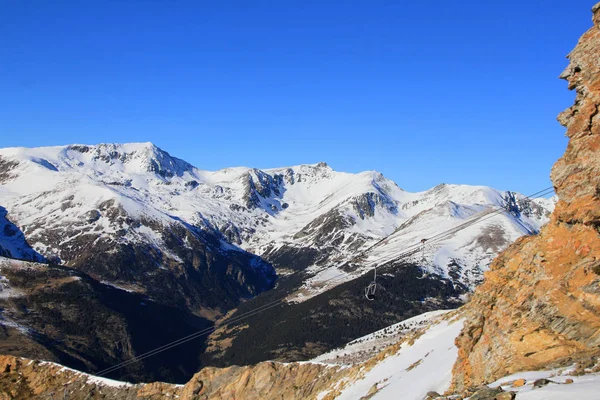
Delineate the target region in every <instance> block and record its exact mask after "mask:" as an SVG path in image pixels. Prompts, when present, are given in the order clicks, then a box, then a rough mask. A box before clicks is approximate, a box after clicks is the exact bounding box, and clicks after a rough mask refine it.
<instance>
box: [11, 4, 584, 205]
mask: <svg viewBox="0 0 600 400" xmlns="http://www.w3.org/2000/svg"><path fill="white" fill-rule="evenodd" d="M592 5H593V1H580V0H572V1H569V2H568V3H565V2H564V1H523V0H521V1H514V0H507V1H501V2H498V1H495V2H488V1H471V0H454V1H453V0H444V1H411V2H409V1H399V0H394V1H391V0H390V1H377V0H373V1H371V0H369V1H367V0H363V1H351V0H350V1H348V0H346V1H329V0H318V1H313V0H302V1H295V0H289V1H287V0H285V1H280V0H274V1H260V0H252V1H246V0H243V1H242V0H240V1H202V0H194V1H192V0H190V1H184V0H139V1H134V0H102V1H79V0H78V1H61V0H52V1H48V0H37V1H35V0H29V1H22V0H1V1H0V38H1V39H0V147H6V146H42V145H59V144H68V143H91V144H94V143H100V142H133V141H151V142H154V143H156V144H157V145H158V146H160V147H161V148H163V149H165V150H167V151H168V152H170V153H171V154H172V155H174V156H177V157H180V158H183V159H185V160H187V161H189V162H191V163H192V164H194V165H196V166H197V167H199V168H202V169H218V168H223V167H228V166H237V165H246V166H254V167H259V168H268V167H276V166H286V165H293V164H300V163H314V162H318V161H326V162H328V163H329V164H330V165H331V166H332V167H333V168H334V169H336V170H340V171H349V172H357V171H362V170H370V169H374V170H378V171H381V172H382V173H383V174H384V175H386V176H388V177H390V178H392V179H394V180H395V181H396V182H397V183H398V184H399V185H400V186H401V187H403V188H405V189H407V190H411V191H414V190H423V189H426V188H429V187H431V186H434V185H436V184H438V183H441V182H445V183H467V184H484V185H490V186H494V187H497V188H499V189H512V190H518V191H521V192H524V193H532V192H535V191H537V190H538V189H541V188H544V187H546V186H548V184H549V178H548V176H549V171H550V167H551V165H552V164H553V162H554V161H555V160H556V159H557V158H558V157H559V156H560V155H561V154H562V152H563V151H564V148H565V146H566V143H567V141H566V139H565V138H564V128H563V127H561V126H560V125H559V124H558V122H556V115H557V114H558V113H559V112H560V111H561V110H563V109H564V108H566V107H568V106H570V105H571V104H572V102H573V98H574V94H573V93H572V92H569V91H567V88H566V83H565V82H564V81H561V80H559V79H558V75H559V74H560V72H561V71H562V70H563V69H564V68H565V66H566V65H567V60H566V59H565V58H564V57H565V55H566V54H567V53H568V52H569V51H570V50H571V49H572V48H573V47H574V45H575V44H576V42H577V39H578V38H579V36H580V35H581V34H582V33H583V32H584V31H585V30H587V29H588V28H589V27H591V12H590V9H591V7H592Z"/></svg>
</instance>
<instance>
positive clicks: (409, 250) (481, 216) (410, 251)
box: [294, 186, 554, 301]
mask: <svg viewBox="0 0 600 400" xmlns="http://www.w3.org/2000/svg"><path fill="white" fill-rule="evenodd" d="M553 191H554V188H553V187H552V186H550V187H547V188H545V189H543V190H540V191H538V192H536V193H534V194H532V195H529V196H526V198H528V199H532V198H538V197H543V196H546V195H548V194H550V193H552V192H553ZM533 196H536V197H533ZM506 211H507V210H506V209H505V208H499V209H496V210H494V209H493V208H488V209H486V210H485V211H482V212H480V213H478V214H476V215H474V216H473V217H471V218H469V219H468V220H467V221H465V222H462V223H460V224H459V225H458V226H455V227H453V228H451V229H448V230H446V231H444V232H441V233H439V234H437V235H434V236H432V237H430V238H427V241H426V244H427V245H430V244H436V243H440V242H442V241H443V240H445V239H447V238H448V237H449V236H450V235H453V234H455V233H457V232H459V231H461V230H464V229H466V228H468V227H470V226H472V225H474V224H476V223H479V222H482V221H485V220H487V219H490V218H493V217H495V216H497V215H499V214H501V213H503V212H506ZM394 234H395V232H394V233H392V234H390V235H389V236H388V237H386V238H384V239H382V240H380V241H379V242H378V244H379V243H383V242H385V241H386V240H388V239H390V238H391V237H392V236H394ZM422 246H423V244H422V243H420V242H417V243H414V244H413V245H409V246H408V247H405V248H404V250H403V251H402V252H400V253H397V254H396V255H394V256H392V257H386V259H384V260H383V261H381V260H376V261H374V262H372V263H370V264H369V265H365V266H363V267H361V268H359V269H358V270H357V271H356V272H358V274H355V275H351V274H346V273H341V274H338V275H335V276H334V277H332V278H329V279H326V280H323V281H318V282H317V283H318V284H319V285H324V284H325V283H327V282H329V281H330V280H333V279H338V278H340V277H343V276H345V277H349V278H351V279H348V280H352V279H355V278H356V277H358V276H361V275H364V274H366V273H368V272H369V271H371V270H373V269H376V268H377V267H378V266H384V265H385V264H387V263H390V262H392V261H398V260H400V259H403V258H405V257H410V256H412V255H414V254H417V253H418V252H419V251H420V250H421V247H422ZM374 247H375V245H374V246H371V247H369V249H367V250H364V251H363V252H361V253H360V254H358V255H357V256H356V257H354V258H353V259H352V260H350V261H346V262H344V263H342V264H341V265H339V267H343V266H345V265H348V264H349V263H350V262H351V261H356V260H358V259H359V258H360V257H362V256H364V254H366V252H367V251H369V250H372V249H373V248H374ZM330 268H332V267H331V266H325V267H322V268H320V269H318V270H316V271H315V272H314V274H315V276H316V275H317V274H319V273H321V272H323V271H326V270H327V269H330ZM294 300H296V301H299V300H304V299H302V298H301V297H299V298H296V299H294Z"/></svg>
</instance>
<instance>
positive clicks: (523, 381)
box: [512, 378, 527, 387]
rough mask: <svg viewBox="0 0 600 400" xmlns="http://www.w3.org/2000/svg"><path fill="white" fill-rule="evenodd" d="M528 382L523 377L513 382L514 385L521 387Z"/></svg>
mask: <svg viewBox="0 0 600 400" xmlns="http://www.w3.org/2000/svg"><path fill="white" fill-rule="evenodd" d="M526 382H527V381H526V380H525V379H523V378H521V379H517V380H516V381H514V382H513V383H512V387H521V386H524V385H525V383H526Z"/></svg>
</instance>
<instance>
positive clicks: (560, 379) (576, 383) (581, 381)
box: [489, 366, 600, 400]
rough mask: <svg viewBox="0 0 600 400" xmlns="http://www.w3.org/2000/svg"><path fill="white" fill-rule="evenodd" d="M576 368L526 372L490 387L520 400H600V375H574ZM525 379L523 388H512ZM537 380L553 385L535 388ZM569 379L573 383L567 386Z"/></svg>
mask: <svg viewBox="0 0 600 400" xmlns="http://www.w3.org/2000/svg"><path fill="white" fill-rule="evenodd" d="M574 369H575V366H571V367H568V368H557V369H551V370H546V371H526V372H519V373H516V374H513V375H509V376H505V377H503V378H501V379H498V380H497V381H496V382H494V383H492V384H490V385H489V386H490V387H497V386H501V387H502V389H504V391H512V392H516V393H517V399H519V400H562V399H565V398H570V399H577V400H597V399H598V398H600V396H599V394H600V373H592V372H591V371H588V373H587V374H586V375H580V376H576V375H572V373H573V371H574ZM521 378H522V379H525V380H526V383H525V385H524V386H521V387H512V382H514V381H515V380H517V379H521ZM537 379H548V380H550V381H551V383H549V384H547V385H545V386H542V387H538V388H536V387H534V382H535V381H536V380H537ZM567 379H571V380H572V381H573V383H570V384H565V382H566V381H567Z"/></svg>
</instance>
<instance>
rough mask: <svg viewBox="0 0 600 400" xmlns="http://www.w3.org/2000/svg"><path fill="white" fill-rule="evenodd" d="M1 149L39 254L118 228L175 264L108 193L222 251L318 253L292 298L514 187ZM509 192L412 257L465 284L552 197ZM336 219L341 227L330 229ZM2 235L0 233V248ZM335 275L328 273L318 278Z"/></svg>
mask: <svg viewBox="0 0 600 400" xmlns="http://www.w3.org/2000/svg"><path fill="white" fill-rule="evenodd" d="M0 157H1V158H2V159H5V160H9V161H12V162H15V161H16V162H17V163H18V165H17V166H16V167H14V168H12V169H11V170H9V171H8V173H9V174H10V175H11V178H9V179H7V180H6V179H5V180H4V181H3V182H0V206H2V207H4V208H5V209H6V211H7V219H8V220H10V222H11V223H13V224H15V225H16V226H17V227H18V228H19V229H21V231H22V232H23V234H24V237H25V239H26V240H27V241H28V242H29V244H31V247H33V250H35V252H37V253H39V255H40V256H43V257H46V258H51V259H56V258H58V259H60V260H62V261H63V262H65V263H69V262H70V261H72V260H69V259H68V257H67V256H65V251H64V250H65V249H68V248H69V246H71V241H72V240H73V239H75V238H77V237H79V236H80V235H83V234H89V233H93V234H95V235H98V237H99V238H106V237H115V233H116V232H117V231H119V230H123V229H125V230H126V235H125V236H124V237H121V238H120V239H119V240H129V241H133V242H136V241H142V242H145V243H149V244H151V245H153V246H156V247H157V248H159V249H160V250H161V252H162V253H163V254H164V255H165V257H166V258H170V259H171V261H174V262H179V261H180V260H177V258H176V256H175V255H173V254H171V253H170V252H169V250H168V249H167V248H166V246H165V245H164V243H163V241H162V238H161V236H160V234H158V233H157V232H155V231H153V230H152V228H150V227H149V226H144V225H142V226H135V225H133V226H128V225H125V226H121V225H116V224H115V223H114V221H113V220H110V219H109V218H108V217H107V215H106V214H107V212H104V211H102V209H103V208H102V207H103V205H104V206H105V205H106V204H107V202H111V201H112V202H113V203H114V204H115V205H116V206H118V207H120V208H121V209H122V210H124V212H125V213H126V214H127V215H128V216H129V217H131V218H133V219H134V220H152V221H155V222H157V223H159V224H162V225H166V224H183V225H186V226H193V227H196V228H200V229H203V230H207V231H212V232H216V233H218V234H220V233H219V232H222V233H223V235H224V236H223V243H224V248H227V249H235V248H238V247H239V248H243V249H245V250H248V251H250V252H252V253H255V254H257V255H259V256H263V255H265V254H266V253H268V252H272V251H274V250H275V249H279V248H282V247H283V246H286V247H293V248H311V249H317V250H324V249H325V250H326V252H327V254H328V259H327V262H326V263H325V267H331V268H332V269H331V270H327V269H326V268H325V270H323V266H322V265H313V266H312V268H309V270H310V271H313V273H314V274H315V275H316V276H315V277H313V278H312V280H311V281H309V282H307V284H306V285H305V287H304V288H303V290H302V291H301V292H299V293H298V295H299V296H298V297H297V298H295V299H294V298H293V297H292V298H291V299H292V300H296V301H300V300H302V299H306V298H309V297H311V296H313V295H314V294H316V293H320V292H322V291H323V290H326V289H327V288H328V287H331V286H332V285H336V284H339V283H342V282H344V281H346V280H349V279H354V278H355V277H356V276H358V275H360V274H362V273H364V272H365V271H367V270H369V269H370V268H372V267H373V266H376V265H381V264H383V263H385V262H387V261H390V260H393V259H394V258H397V257H398V255H399V254H401V253H402V252H403V251H404V249H406V248H407V247H409V246H411V245H414V244H415V243H418V242H419V241H420V240H421V239H422V238H428V237H432V236H434V235H435V234H437V233H439V232H440V231H442V230H445V229H448V228H451V227H454V226H456V225H458V224H460V223H462V222H464V221H466V220H468V219H469V218H474V217H475V218H476V217H477V215H478V213H481V212H489V211H491V210H497V209H498V208H499V207H502V206H504V205H505V204H506V199H507V197H508V196H509V195H511V193H510V192H504V191H498V190H495V189H492V188H489V187H485V186H467V185H446V184H442V185H439V186H436V187H435V188H433V189H430V190H427V191H424V192H418V193H410V192H407V191H404V190H402V189H401V188H400V187H398V185H396V184H395V183H394V182H392V181H391V180H389V179H387V178H385V177H384V176H383V175H382V174H380V173H378V172H376V171H365V172H361V173H358V174H350V173H344V172H337V171H334V170H333V169H331V168H330V167H329V166H327V165H326V164H325V163H319V164H311V165H298V166H293V167H286V168H275V169H268V170H264V171H261V170H258V169H255V168H246V167H236V168H227V169H223V170H219V171H204V170H200V169H198V168H196V167H194V166H192V165H190V164H189V163H187V162H185V161H183V160H180V159H178V158H175V157H172V156H170V155H169V154H168V153H166V152H164V151H163V150H161V149H159V148H158V147H156V146H155V145H153V144H152V143H129V144H100V145H95V146H87V145H69V146H56V147H40V148H22V147H19V148H4V149H0ZM514 196H515V198H516V200H517V201H519V202H521V203H522V204H521V205H522V206H523V208H522V209H521V211H520V212H518V213H514V214H511V213H508V212H503V213H500V214H498V215H495V216H494V217H493V218H489V219H486V220H483V218H481V219H482V221H481V223H479V224H475V225H473V226H471V227H469V228H467V229H465V230H463V231H460V232H458V233H456V234H454V235H452V236H451V237H449V238H446V239H445V240H443V241H441V242H438V243H436V244H435V245H431V246H426V247H425V249H424V251H422V252H419V254H417V255H415V256H413V257H412V261H415V262H418V263H419V264H420V265H423V266H424V267H425V268H426V269H427V270H429V271H430V272H435V273H437V274H439V275H441V276H443V277H448V278H451V279H458V280H459V281H460V282H461V283H463V284H465V285H467V286H469V287H473V286H474V285H476V284H477V283H478V282H479V281H480V279H481V276H482V273H483V271H485V270H486V269H487V267H488V265H489V263H490V261H491V260H492V259H493V258H494V257H495V255H496V254H497V253H498V252H499V251H501V250H502V249H503V248H505V247H506V246H507V245H508V244H510V243H511V242H512V241H514V240H515V239H517V238H518V237H519V236H522V235H524V234H530V233H535V232H537V231H538V230H539V228H540V227H541V226H542V225H543V224H544V223H546V222H547V221H548V215H549V213H550V212H551V211H552V209H553V207H554V202H555V201H554V200H552V199H535V200H532V201H529V200H528V199H526V198H524V196H522V195H519V194H514ZM104 208H106V207H104ZM98 210H100V212H99V213H98V214H97V215H96V217H95V216H94V215H95V214H94V213H96V212H97V211H98ZM90 213H91V214H90ZM336 218H338V219H339V220H343V221H344V223H343V226H339V224H338V225H336V224H333V226H334V228H332V229H329V228H327V227H326V224H327V223H329V222H332V221H336ZM48 232H55V233H56V234H57V235H59V236H60V237H61V238H62V241H61V243H59V244H58V245H57V244H56V243H52V241H51V240H50V239H49V237H48ZM486 238H487V239H486ZM4 239H5V238H3V237H2V235H0V247H1V246H2V244H3V243H2V240H4ZM383 239H385V240H383ZM227 242H228V243H227ZM375 244H377V245H376V246H373V245H375ZM230 245H231V246H230ZM228 246H229V247H228ZM370 246H373V247H372V248H371V249H370V250H369V251H368V252H366V253H365V254H364V256H365V262H364V264H363V265H362V267H359V268H358V269H357V270H356V271H354V272H353V273H347V274H341V271H340V270H339V269H338V268H337V267H338V266H339V265H340V264H343V263H344V262H346V261H348V260H351V259H352V258H354V257H355V256H356V254H357V253H358V252H362V251H364V250H365V249H367V248H369V247H370ZM13 247H14V245H13ZM17 250H18V249H15V251H17ZM71 253H73V252H71ZM29 258H30V257H29ZM455 265H459V267H454V266H455ZM289 267H290V268H287V265H282V266H281V265H280V273H282V274H285V273H288V272H289V271H290V270H293V268H291V267H293V266H292V265H290V266H289ZM453 268H454V269H456V271H454V272H453ZM340 274H341V276H340ZM332 277H335V278H336V279H334V280H331V281H329V282H328V283H327V284H326V285H324V284H323V281H325V280H328V279H331V278H332ZM300 296H302V297H300Z"/></svg>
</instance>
